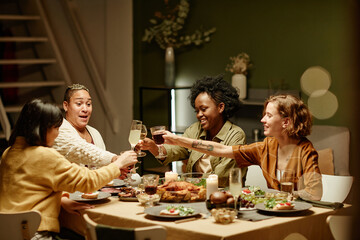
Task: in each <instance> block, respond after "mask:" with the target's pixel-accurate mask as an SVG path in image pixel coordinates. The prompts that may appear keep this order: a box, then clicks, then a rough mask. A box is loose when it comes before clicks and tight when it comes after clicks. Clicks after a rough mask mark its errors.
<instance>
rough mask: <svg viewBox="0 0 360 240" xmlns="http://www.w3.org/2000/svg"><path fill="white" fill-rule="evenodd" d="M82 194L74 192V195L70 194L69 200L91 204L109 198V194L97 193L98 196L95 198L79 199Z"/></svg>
mask: <svg viewBox="0 0 360 240" xmlns="http://www.w3.org/2000/svg"><path fill="white" fill-rule="evenodd" d="M82 194H83V193H82V192H78V191H76V192H74V193H70V199H71V200H74V201H77V202H93V201H99V200H103V199H106V198H108V197H110V196H111V194H110V193H106V192H99V195H98V196H97V198H95V199H87V198H82V197H81V195H82Z"/></svg>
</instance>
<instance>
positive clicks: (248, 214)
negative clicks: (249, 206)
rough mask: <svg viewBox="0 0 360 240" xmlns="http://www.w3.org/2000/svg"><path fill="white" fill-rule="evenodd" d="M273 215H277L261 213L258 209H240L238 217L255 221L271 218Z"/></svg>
mask: <svg viewBox="0 0 360 240" xmlns="http://www.w3.org/2000/svg"><path fill="white" fill-rule="evenodd" d="M273 217H275V216H272V215H266V214H260V213H259V212H258V211H256V210H252V211H240V213H239V214H238V219H242V220H247V221H253V222H256V221H261V220H264V219H269V218H273Z"/></svg>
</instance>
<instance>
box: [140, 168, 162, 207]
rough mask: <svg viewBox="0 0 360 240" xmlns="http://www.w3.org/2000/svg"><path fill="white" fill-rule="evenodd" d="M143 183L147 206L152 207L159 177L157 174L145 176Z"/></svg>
mask: <svg viewBox="0 0 360 240" xmlns="http://www.w3.org/2000/svg"><path fill="white" fill-rule="evenodd" d="M142 178H143V183H144V188H145V193H146V194H147V195H149V201H148V205H149V206H150V207H152V206H154V201H153V198H154V196H153V195H154V194H155V193H156V191H157V186H158V184H159V175H157V174H145V175H143V177H142Z"/></svg>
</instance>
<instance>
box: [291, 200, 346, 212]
mask: <svg viewBox="0 0 360 240" xmlns="http://www.w3.org/2000/svg"><path fill="white" fill-rule="evenodd" d="M296 201H299V202H307V203H310V204H311V205H313V206H314V207H321V208H332V209H339V208H342V207H343V206H344V204H342V203H340V202H324V201H315V200H306V199H302V198H300V197H299V198H297V199H296Z"/></svg>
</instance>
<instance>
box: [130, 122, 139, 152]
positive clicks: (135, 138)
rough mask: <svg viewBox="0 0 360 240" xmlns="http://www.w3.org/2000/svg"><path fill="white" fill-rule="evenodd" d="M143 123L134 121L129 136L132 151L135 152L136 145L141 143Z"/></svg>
mask: <svg viewBox="0 0 360 240" xmlns="http://www.w3.org/2000/svg"><path fill="white" fill-rule="evenodd" d="M141 126H142V122H141V121H139V120H132V122H131V127H130V134H129V143H130V145H131V150H134V148H135V146H136V144H138V143H139V141H140V135H141Z"/></svg>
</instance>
